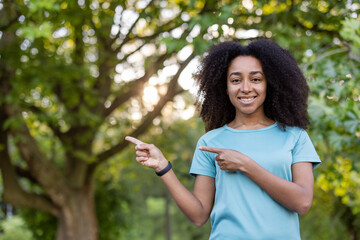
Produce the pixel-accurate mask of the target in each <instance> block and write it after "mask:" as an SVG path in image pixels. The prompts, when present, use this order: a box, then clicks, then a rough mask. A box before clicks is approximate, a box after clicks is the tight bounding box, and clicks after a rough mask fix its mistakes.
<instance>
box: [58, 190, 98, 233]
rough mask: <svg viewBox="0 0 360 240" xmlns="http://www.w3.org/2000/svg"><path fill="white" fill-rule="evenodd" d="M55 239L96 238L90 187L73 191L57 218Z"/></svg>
mask: <svg viewBox="0 0 360 240" xmlns="http://www.w3.org/2000/svg"><path fill="white" fill-rule="evenodd" d="M58 221H59V222H58V229H57V236H56V240H97V239H98V231H97V221H96V214H95V207H94V197H93V190H92V187H84V188H82V189H79V190H77V191H73V192H72V193H71V194H70V195H69V198H68V201H67V205H66V206H64V207H63V208H62V209H61V213H60V216H59V218H58Z"/></svg>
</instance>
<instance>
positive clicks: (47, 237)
mask: <svg viewBox="0 0 360 240" xmlns="http://www.w3.org/2000/svg"><path fill="white" fill-rule="evenodd" d="M19 216H21V218H22V219H24V221H25V223H26V226H27V227H28V229H29V230H31V232H32V236H33V239H34V240H53V239H55V236H56V225H57V220H56V218H55V217H53V216H51V215H50V214H48V213H44V212H41V211H36V210H34V209H21V211H20V212H19Z"/></svg>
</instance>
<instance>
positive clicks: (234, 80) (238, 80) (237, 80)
mask: <svg viewBox="0 0 360 240" xmlns="http://www.w3.org/2000/svg"><path fill="white" fill-rule="evenodd" d="M231 82H235V83H236V82H240V79H233V80H231Z"/></svg>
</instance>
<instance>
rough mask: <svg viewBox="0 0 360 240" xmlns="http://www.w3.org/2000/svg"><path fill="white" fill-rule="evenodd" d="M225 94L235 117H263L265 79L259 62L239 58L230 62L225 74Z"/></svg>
mask: <svg viewBox="0 0 360 240" xmlns="http://www.w3.org/2000/svg"><path fill="white" fill-rule="evenodd" d="M227 93H228V95H229V98H230V102H231V103H232V105H234V107H235V109H236V117H249V116H252V117H255V116H257V117H259V118H262V117H264V116H265V113H264V101H265V98H266V78H265V74H264V72H263V70H262V66H261V63H260V61H259V60H258V59H257V58H255V57H252V56H239V57H236V58H235V59H234V60H232V61H231V63H230V66H229V68H228V73H227Z"/></svg>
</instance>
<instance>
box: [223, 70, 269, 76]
mask: <svg viewBox="0 0 360 240" xmlns="http://www.w3.org/2000/svg"><path fill="white" fill-rule="evenodd" d="M258 73H259V74H261V75H263V76H264V73H263V72H261V71H251V72H250V75H255V74H258ZM232 75H236V76H242V73H241V72H232V73H230V75H229V77H231V76H232Z"/></svg>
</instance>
